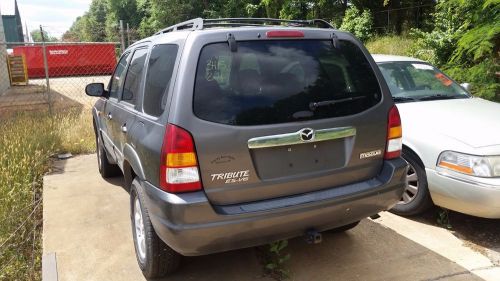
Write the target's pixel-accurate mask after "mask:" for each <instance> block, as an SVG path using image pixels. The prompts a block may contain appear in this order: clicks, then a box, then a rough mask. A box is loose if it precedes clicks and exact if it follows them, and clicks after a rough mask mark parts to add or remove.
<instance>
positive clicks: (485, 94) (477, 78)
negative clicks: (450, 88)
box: [443, 60, 500, 102]
mask: <svg viewBox="0 0 500 281" xmlns="http://www.w3.org/2000/svg"><path fill="white" fill-rule="evenodd" d="M496 68H497V66H495V64H494V63H493V62H492V61H491V60H484V61H483V62H481V63H478V64H476V65H474V66H472V67H465V66H453V65H451V66H445V67H444V69H443V70H444V71H445V72H446V74H448V75H449V76H450V77H452V78H453V79H455V80H457V81H458V82H459V83H470V84H471V85H472V88H471V92H472V94H474V95H475V96H478V97H481V98H484V99H487V100H492V101H497V102H500V83H498V81H497V79H496V78H495V70H496Z"/></svg>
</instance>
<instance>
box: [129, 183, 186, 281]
mask: <svg viewBox="0 0 500 281" xmlns="http://www.w3.org/2000/svg"><path fill="white" fill-rule="evenodd" d="M130 209H131V220H132V236H133V238H134V246H135V255H136V258H137V262H138V263H139V267H140V269H141V271H142V274H143V275H144V277H146V278H147V279H150V278H159V277H164V276H166V275H168V274H170V273H173V272H175V271H176V270H177V269H178V268H179V265H180V260H181V256H180V254H178V253H177V252H175V251H174V250H173V249H172V248H170V247H169V246H167V245H166V244H165V243H164V242H163V241H162V240H161V239H160V237H158V235H157V234H156V232H155V230H154V228H153V225H152V224H151V220H150V219H149V213H148V209H147V208H146V206H145V205H144V197H143V194H142V190H141V188H140V186H139V182H138V181H137V179H134V181H133V182H132V187H131V190H130Z"/></svg>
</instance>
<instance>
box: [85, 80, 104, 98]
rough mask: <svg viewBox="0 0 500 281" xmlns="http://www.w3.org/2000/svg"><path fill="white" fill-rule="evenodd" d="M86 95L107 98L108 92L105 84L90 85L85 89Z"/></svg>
mask: <svg viewBox="0 0 500 281" xmlns="http://www.w3.org/2000/svg"><path fill="white" fill-rule="evenodd" d="M85 93H86V94H87V95H88V96H91V97H106V95H107V91H106V90H105V89H104V84H103V83H90V84H88V85H87V86H86V87H85Z"/></svg>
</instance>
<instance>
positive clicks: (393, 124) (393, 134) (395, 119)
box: [384, 105, 403, 159]
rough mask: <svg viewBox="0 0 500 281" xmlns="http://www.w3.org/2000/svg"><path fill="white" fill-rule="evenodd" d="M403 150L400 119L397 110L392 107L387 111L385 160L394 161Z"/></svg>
mask: <svg viewBox="0 0 500 281" xmlns="http://www.w3.org/2000/svg"><path fill="white" fill-rule="evenodd" d="M402 149H403V129H402V127H401V117H400V116H399V111H398V108H397V107H396V106H395V105H394V106H393V107H392V108H391V110H390V111H389V120H388V124H387V147H386V149H385V155H384V158H385V159H394V158H398V157H400V156H401V150H402Z"/></svg>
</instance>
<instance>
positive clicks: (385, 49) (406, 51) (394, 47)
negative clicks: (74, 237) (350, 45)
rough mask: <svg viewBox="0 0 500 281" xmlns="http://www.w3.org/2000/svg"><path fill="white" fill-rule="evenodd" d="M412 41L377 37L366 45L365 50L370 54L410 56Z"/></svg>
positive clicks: (409, 39) (403, 38) (399, 37)
mask: <svg viewBox="0 0 500 281" xmlns="http://www.w3.org/2000/svg"><path fill="white" fill-rule="evenodd" d="M413 43H414V39H411V38H407V37H401V36H378V37H374V38H372V39H370V40H369V41H368V42H367V43H366V48H367V49H368V51H370V53H372V54H387V55H397V56H411V50H410V48H411V47H412V45H413Z"/></svg>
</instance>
